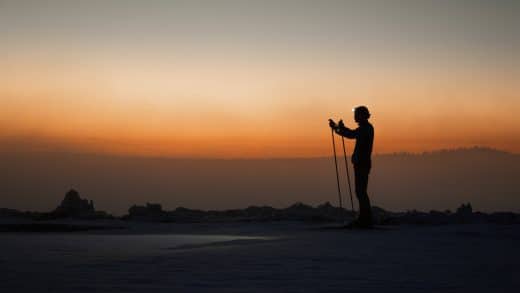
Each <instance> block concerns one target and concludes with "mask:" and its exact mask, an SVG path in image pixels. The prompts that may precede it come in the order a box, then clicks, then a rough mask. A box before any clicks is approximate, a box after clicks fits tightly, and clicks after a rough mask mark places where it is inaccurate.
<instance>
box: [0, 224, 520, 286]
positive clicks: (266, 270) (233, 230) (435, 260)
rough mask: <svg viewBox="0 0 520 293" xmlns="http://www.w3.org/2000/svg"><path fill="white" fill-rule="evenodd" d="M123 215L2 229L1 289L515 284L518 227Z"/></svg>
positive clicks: (519, 280)
mask: <svg viewBox="0 0 520 293" xmlns="http://www.w3.org/2000/svg"><path fill="white" fill-rule="evenodd" d="M321 227H322V226H320V225H316V224H315V225H309V224H302V223H229V224H143V223H141V224H131V225H130V227H129V229H124V230H114V231H98V232H81V233H69V234H64V233H48V234H35V233H26V234H25V233H14V234H6V233H4V234H0V289H1V290H0V291H1V292H179V291H189V292H200V291H219V292H244V291H258V292H273V291H276V292H315V291H326V292H334V291H337V292H517V290H518V288H520V253H519V251H518V250H519V249H520V226H518V225H508V226H506V225H484V224H478V225H447V226H400V227H388V228H384V229H380V230H372V231H351V230H337V229H321Z"/></svg>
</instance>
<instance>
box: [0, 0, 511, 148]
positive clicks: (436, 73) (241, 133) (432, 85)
mask: <svg viewBox="0 0 520 293" xmlns="http://www.w3.org/2000/svg"><path fill="white" fill-rule="evenodd" d="M519 28H520V1H484V0H482V1H479V0H474V1H469V0H468V1H457V0H455V1H442V0H440V1H433V0H431V1H418V0H410V1H383V0H382V1H366V0H365V1H305V0H301V1H209V0H208V1H193V0H191V1H150V0H149V1H131V0H126V1H93V0H92V1H44V0H34V1H23V0H13V1H5V0H0V40H1V45H0V150H46V151H49V150H50V151H73V152H94V153H112V154H125V155H127V154H131V155H146V156H175V157H287V156H289V157H294V156H297V157H300V156H303V157H307V156H323V155H329V154H330V151H331V150H330V149H331V147H330V141H329V139H330V131H329V129H328V128H327V119H328V118H329V117H332V118H340V117H343V118H345V120H346V121H347V124H349V125H351V126H354V124H353V121H352V112H351V109H352V107H354V106H356V105H359V104H364V105H367V106H368V107H369V108H370V110H371V112H372V114H373V119H372V120H373V123H374V125H375V127H376V144H375V151H376V152H377V153H387V152H400V151H410V152H420V151H428V150H433V149H439V148H454V147H466V146H473V145H483V146H489V147H495V148H499V149H503V150H507V151H512V152H520V114H518V113H520V82H519V81H520V58H519V57H520V56H519V53H518V52H520V30H519Z"/></svg>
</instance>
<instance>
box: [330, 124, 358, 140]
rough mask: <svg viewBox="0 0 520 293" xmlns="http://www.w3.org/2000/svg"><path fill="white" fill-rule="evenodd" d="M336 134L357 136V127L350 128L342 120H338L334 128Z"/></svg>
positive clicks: (350, 136)
mask: <svg viewBox="0 0 520 293" xmlns="http://www.w3.org/2000/svg"><path fill="white" fill-rule="evenodd" d="M334 130H335V131H336V133H337V134H339V135H341V136H344V137H346V138H351V139H354V138H357V135H358V132H357V129H350V128H348V127H346V126H345V124H343V120H340V121H339V123H338V125H337V126H336V128H335V129H334Z"/></svg>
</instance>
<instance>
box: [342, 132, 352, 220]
mask: <svg viewBox="0 0 520 293" xmlns="http://www.w3.org/2000/svg"><path fill="white" fill-rule="evenodd" d="M341 142H342V143H343V157H344V158H345V169H346V171H347V183H348V192H349V194H350V205H351V208H352V209H351V211H352V215H354V201H353V200H352V187H351V185H350V174H349V171H348V160H347V150H346V148H345V138H344V137H343V136H342V137H341Z"/></svg>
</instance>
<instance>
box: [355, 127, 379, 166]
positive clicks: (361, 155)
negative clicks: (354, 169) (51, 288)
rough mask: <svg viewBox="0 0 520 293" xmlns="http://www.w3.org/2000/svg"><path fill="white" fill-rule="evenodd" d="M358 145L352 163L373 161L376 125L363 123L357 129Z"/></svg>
mask: <svg viewBox="0 0 520 293" xmlns="http://www.w3.org/2000/svg"><path fill="white" fill-rule="evenodd" d="M357 132H358V134H357V137H356V146H355V147H354V153H353V154H352V163H353V164H355V165H365V164H366V165H368V166H370V165H371V163H372V160H371V156H372V146H373V144H374V127H373V126H372V124H370V123H368V122H367V123H366V124H361V125H359V127H358V129H357Z"/></svg>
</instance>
